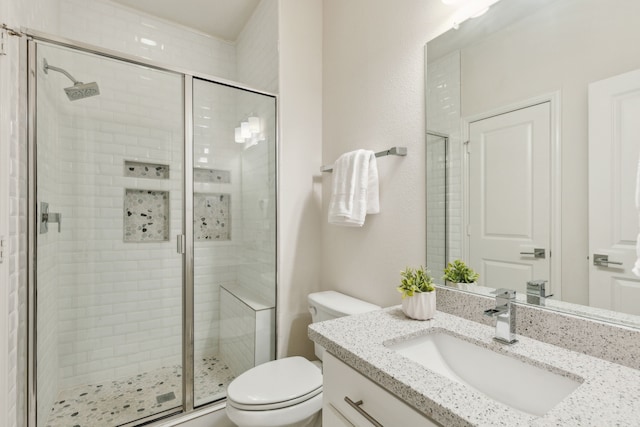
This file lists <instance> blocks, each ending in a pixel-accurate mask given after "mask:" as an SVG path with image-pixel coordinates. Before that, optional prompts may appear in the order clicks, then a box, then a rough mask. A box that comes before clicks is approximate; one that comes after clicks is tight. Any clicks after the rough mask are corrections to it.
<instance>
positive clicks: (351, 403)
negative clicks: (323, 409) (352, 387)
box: [344, 396, 384, 427]
mask: <svg viewBox="0 0 640 427" xmlns="http://www.w3.org/2000/svg"><path fill="white" fill-rule="evenodd" d="M344 401H345V402H347V403H348V404H349V406H351V407H352V408H353V409H355V410H356V411H358V413H359V414H360V415H362V416H363V417H365V418H366V419H367V421H369V422H370V423H371V424H373V425H374V426H376V427H384V426H383V425H382V424H380V423H379V422H378V421H376V419H375V418H373V417H372V416H371V415H369V414H368V413H367V411H365V410H364V409H362V408H361V407H360V406H361V405H362V404H363V403H364V402H363V401H362V400H358V401H357V402H354V401H353V400H351V399H349V398H348V397H347V396H345V397H344Z"/></svg>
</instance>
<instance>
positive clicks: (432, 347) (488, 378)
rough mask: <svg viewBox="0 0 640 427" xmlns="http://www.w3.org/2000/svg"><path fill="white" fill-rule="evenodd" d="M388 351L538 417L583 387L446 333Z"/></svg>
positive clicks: (409, 341)
mask: <svg viewBox="0 0 640 427" xmlns="http://www.w3.org/2000/svg"><path fill="white" fill-rule="evenodd" d="M516 345H517V344H516ZM388 348H390V349H392V350H395V351H397V352H398V353H400V354H401V355H403V356H405V357H407V358H409V359H411V360H414V361H416V362H418V363H420V364H421V365H423V366H425V367H426V368H427V369H430V370H432V371H434V372H437V373H438V374H440V375H443V376H445V377H447V378H449V379H451V380H453V381H456V382H459V383H461V384H464V385H466V386H469V387H471V388H473V389H475V390H477V391H479V392H480V393H483V394H485V395H486V396H488V397H490V398H492V399H494V400H496V401H498V402H502V403H504V404H506V405H509V406H510V407H512V408H514V409H517V410H519V411H522V412H525V413H528V414H531V415H535V416H542V415H544V414H546V413H547V412H548V411H549V410H550V409H551V408H553V407H554V406H555V405H557V404H558V403H560V401H561V400H562V399H564V398H565V397H567V396H568V395H569V394H570V393H571V392H572V391H574V390H575V389H576V388H577V387H578V386H579V385H580V382H578V381H576V380H573V379H571V378H567V377H564V376H562V375H558V374H554V373H552V372H549V371H547V370H545V369H542V368H538V367H536V366H533V365H529V364H528V363H525V362H522V361H520V360H518V359H515V358H513V357H508V356H505V355H502V354H499V353H496V352H494V351H491V350H489V349H487V348H484V347H481V346H478V345H475V344H473V343H470V342H468V341H465V340H462V339H459V338H456V337H454V336H452V335H449V334H447V333H444V332H432V333H430V334H427V335H423V336H420V337H417V338H413V339H410V340H407V341H403V342H400V343H397V344H393V345H389V346H388Z"/></svg>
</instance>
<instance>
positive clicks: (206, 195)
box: [193, 79, 276, 406]
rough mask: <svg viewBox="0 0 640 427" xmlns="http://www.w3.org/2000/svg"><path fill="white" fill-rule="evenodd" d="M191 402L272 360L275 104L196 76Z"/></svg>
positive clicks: (214, 394) (214, 396)
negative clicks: (192, 373) (192, 374)
mask: <svg viewBox="0 0 640 427" xmlns="http://www.w3.org/2000/svg"><path fill="white" fill-rule="evenodd" d="M193 117H194V128H193V135H194V142H193V153H194V155H193V156H194V162H193V163H194V170H193V189H194V194H193V213H194V217H193V229H194V232H193V242H194V245H193V246H194V336H195V342H194V362H195V363H194V365H195V366H194V401H195V405H196V406H200V405H202V404H205V403H209V402H212V401H215V400H218V399H221V398H224V397H225V394H226V387H227V386H228V385H229V382H230V381H231V380H233V378H235V377H236V376H238V375H240V374H241V373H242V372H244V371H246V370H247V369H249V368H252V367H253V366H255V365H258V364H260V363H264V362H267V361H269V360H273V359H274V358H275V301H276V102H275V98H274V97H272V96H267V95H263V94H259V93H255V92H250V91H247V90H242V89H238V88H234V87H230V86H226V85H222V84H217V83H212V82H209V81H205V80H199V79H194V83H193Z"/></svg>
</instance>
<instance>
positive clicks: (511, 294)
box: [491, 288, 516, 299]
mask: <svg viewBox="0 0 640 427" xmlns="http://www.w3.org/2000/svg"><path fill="white" fill-rule="evenodd" d="M491 293H492V294H494V295H495V296H496V298H506V299H515V298H516V291H514V290H513V289H504V288H500V289H496V290H495V291H493V292H491Z"/></svg>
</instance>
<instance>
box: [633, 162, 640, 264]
mask: <svg viewBox="0 0 640 427" xmlns="http://www.w3.org/2000/svg"><path fill="white" fill-rule="evenodd" d="M636 209H637V210H638V225H639V226H640V158H639V159H638V169H637V171H636ZM636 258H637V259H636V263H635V265H634V266H633V269H632V270H631V271H633V274H635V275H636V276H638V277H640V233H639V234H638V237H637V238H636Z"/></svg>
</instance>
